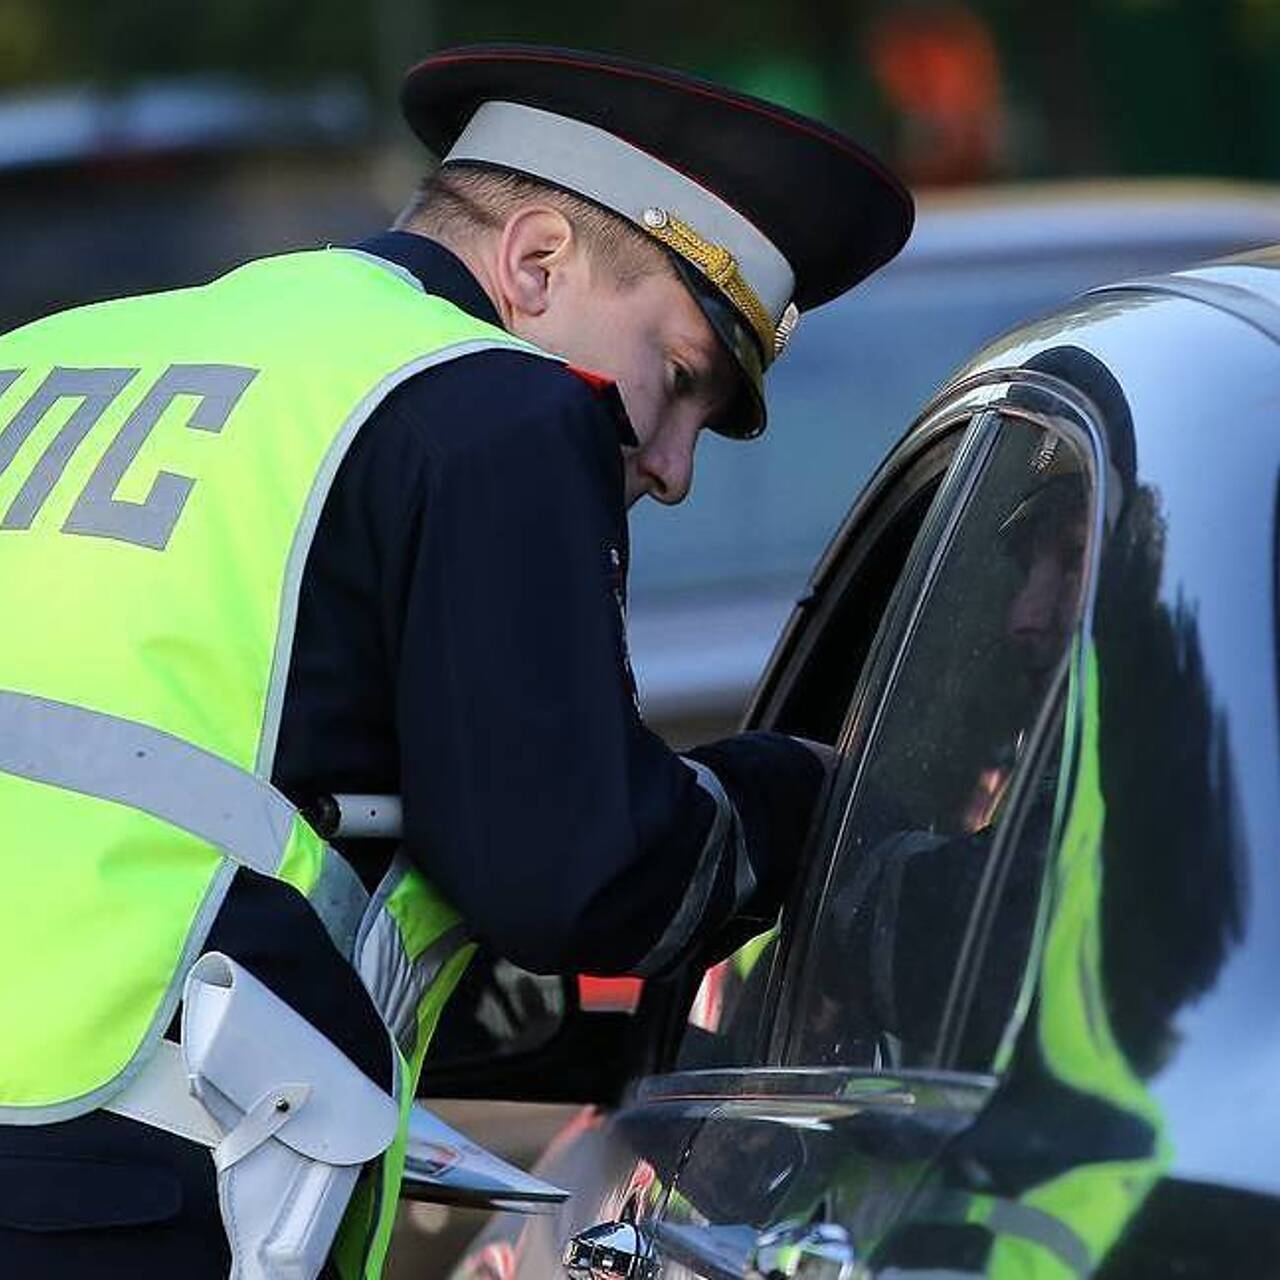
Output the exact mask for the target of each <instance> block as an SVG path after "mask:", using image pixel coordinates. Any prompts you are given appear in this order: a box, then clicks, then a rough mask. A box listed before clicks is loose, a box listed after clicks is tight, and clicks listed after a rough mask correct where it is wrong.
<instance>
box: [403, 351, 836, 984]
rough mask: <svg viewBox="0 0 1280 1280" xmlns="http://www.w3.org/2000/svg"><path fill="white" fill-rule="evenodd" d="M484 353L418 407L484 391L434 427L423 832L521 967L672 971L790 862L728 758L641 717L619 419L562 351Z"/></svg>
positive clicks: (422, 680) (417, 795) (413, 824)
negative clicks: (627, 586)
mask: <svg viewBox="0 0 1280 1280" xmlns="http://www.w3.org/2000/svg"><path fill="white" fill-rule="evenodd" d="M474 360H475V363H474V364H473V365H472V366H471V367H470V368H467V367H466V366H467V365H468V361H467V360H461V361H457V362H455V364H454V365H453V366H446V368H445V370H441V371H440V372H441V373H446V372H449V371H450V370H451V371H452V373H451V376H450V377H449V378H448V379H442V378H437V379H436V380H435V382H434V383H433V384H431V388H432V390H431V394H430V395H429V396H427V395H424V396H423V397H422V402H421V404H420V405H419V406H418V407H417V409H416V410H415V411H420V412H422V413H424V414H425V413H427V412H429V411H430V412H433V413H439V412H440V411H441V408H442V406H443V407H447V406H450V405H453V406H459V405H465V414H464V416H462V417H460V418H459V419H458V420H456V421H452V422H450V423H448V424H445V423H441V422H436V423H435V424H434V425H433V426H430V427H429V428H428V435H429V441H430V443H429V447H428V452H427V462H426V466H425V468H424V472H423V480H422V484H421V486H420V487H421V509H420V511H419V512H418V514H417V519H416V521H415V527H414V531H413V534H412V544H413V545H412V563H411V565H410V567H409V571H408V573H407V575H406V581H407V584H408V585H407V588H406V598H405V605H404V619H403V627H402V632H401V635H400V637H399V644H398V646H397V647H398V670H397V672H396V708H395V710H396V719H397V729H398V737H399V743H400V767H401V788H402V792H403V796H404V813H405V832H406V847H407V849H408V851H409V853H410V856H412V857H413V858H415V859H416V860H417V861H418V862H419V863H420V865H421V866H422V867H423V869H424V871H425V872H426V874H427V875H428V876H429V877H430V879H431V880H432V881H433V882H434V883H435V884H436V885H438V886H439V888H440V889H441V890H442V891H443V892H444V893H445V895H446V896H447V897H448V898H449V899H450V900H451V901H452V902H453V903H454V904H455V905H456V906H457V907H458V909H459V910H460V911H461V912H462V913H463V916H464V918H465V919H466V920H467V922H468V924H469V926H470V927H471V929H472V931H473V932H474V934H475V935H476V936H477V937H478V938H479V939H480V940H482V941H483V942H485V943H486V944H487V945H488V946H490V947H491V948H492V949H493V950H495V951H497V952H499V953H500V954H503V955H506V956H508V957H510V958H511V959H512V960H514V961H515V962H516V963H518V964H520V965H522V966H524V967H526V968H528V969H531V970H534V971H538V972H567V971H575V970H577V971H586V972H602V973H607V972H627V971H639V972H654V971H657V970H659V969H661V968H663V967H665V966H666V965H668V964H669V963H671V962H672V961H673V960H674V959H675V958H676V957H677V956H678V955H679V953H680V952H681V951H682V950H683V949H684V948H685V947H686V946H687V945H688V944H689V943H690V940H691V939H692V938H693V937H694V936H695V935H700V934H702V933H705V931H706V930H707V929H709V928H713V927H715V925H716V924H718V923H719V922H721V921H722V920H723V919H725V918H727V917H728V916H729V915H731V914H732V913H733V911H734V910H735V909H736V907H737V906H738V905H740V903H741V901H742V900H743V899H744V897H749V896H751V895H752V894H753V893H755V891H756V890H757V889H758V888H759V885H760V883H761V880H762V879H769V877H768V876H764V877H761V876H760V875H759V874H757V873H756V872H755V871H753V870H752V867H751V864H750V857H751V855H750V853H749V846H750V845H751V844H752V838H751V833H750V832H749V831H747V830H746V828H745V827H744V825H743V822H742V819H741V816H740V815H739V813H738V810H737V807H736V806H735V805H734V803H733V801H732V800H731V799H730V798H729V796H728V793H727V792H726V790H725V788H724V786H723V785H721V784H720V781H719V778H718V775H717V774H716V772H715V769H714V766H712V765H710V764H708V763H703V762H697V761H691V762H686V761H684V760H682V759H681V758H680V757H678V756H677V755H675V754H674V753H672V752H671V751H670V750H669V749H668V748H667V747H666V746H665V745H664V744H663V743H662V742H661V740H660V739H658V738H657V737H656V736H655V735H653V734H652V733H650V732H649V731H648V730H647V729H646V728H645V726H644V725H643V723H642V722H641V719H640V716H639V712H638V710H637V707H636V703H635V698H634V688H633V684H632V682H631V679H630V673H629V669H628V666H627V662H626V650H625V640H624V621H623V615H622V603H621V593H620V586H621V582H620V573H619V563H620V562H621V563H622V564H625V557H626V526H625V513H624V507H623V484H622V464H621V453H620V450H619V448H618V437H617V433H616V427H615V424H614V421H613V419H612V417H611V416H610V414H609V413H608V412H607V411H606V410H605V408H604V406H603V405H602V404H601V403H600V401H599V399H598V397H597V396H596V395H595V394H594V393H593V392H592V391H591V390H590V389H589V388H587V387H586V386H585V385H583V384H581V383H580V382H579V381H578V380H577V379H575V378H574V377H573V376H572V375H571V374H569V373H567V372H565V371H564V370H562V369H560V368H559V367H557V366H551V365H548V364H547V363H546V362H544V361H540V360H536V359H534V358H530V357H523V356H514V355H508V354H504V356H503V357H502V360H503V361H504V362H505V363H503V364H502V365H501V367H499V366H498V364H497V361H496V360H495V359H493V358H488V359H486V360H484V361H483V362H482V360H481V358H480V357H475V358H474ZM482 374H483V376H481V375H482ZM428 399H429V400H430V401H431V403H430V404H428V403H427V401H428ZM410 407H411V408H413V406H410ZM797 749H798V748H797ZM798 750H799V749H798ZM819 773H820V770H819ZM733 785H734V786H735V787H741V785H742V784H741V781H740V780H739V781H736V782H735V783H734V784H733ZM758 830H759V833H760V834H759V837H758V839H757V840H756V841H755V843H756V844H757V845H758V846H759V847H760V849H763V848H764V846H765V845H766V844H775V843H776V841H775V840H774V838H773V836H768V835H766V834H765V828H764V827H762V826H761V827H759V828H758ZM774 878H776V877H774Z"/></svg>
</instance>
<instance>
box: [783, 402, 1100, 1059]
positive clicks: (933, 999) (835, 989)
mask: <svg viewBox="0 0 1280 1280" xmlns="http://www.w3.org/2000/svg"><path fill="white" fill-rule="evenodd" d="M988 430H989V431H990V433H991V434H990V436H989V437H988V442H987V444H986V445H984V449H985V456H984V457H983V458H982V460H981V461H980V462H975V464H974V465H976V466H978V467H980V470H979V472H978V475H977V479H976V481H975V483H974V485H973V487H972V489H971V491H970V495H969V497H968V499H967V501H966V502H965V503H964V506H963V510H962V511H961V513H960V516H959V518H958V520H957V521H955V522H954V525H953V528H952V529H951V531H950V532H949V534H948V535H946V536H945V538H944V539H943V542H942V544H941V545H940V548H939V550H938V552H937V553H936V555H935V558H934V562H933V568H932V570H931V572H930V574H929V575H927V577H926V578H925V581H924V585H923V587H922V588H921V600H920V603H919V604H918V606H917V607H915V608H914V609H906V610H899V611H897V612H896V617H897V618H900V619H901V621H900V622H899V621H895V622H894V623H893V624H892V625H895V626H901V627H902V628H903V638H902V639H901V640H900V641H899V642H895V643H894V644H892V646H891V647H890V648H889V649H886V654H887V656H889V657H890V658H891V665H890V668H889V674H888V676H887V677H886V678H885V680H884V682H883V687H882V689H881V691H880V693H879V694H878V695H877V705H876V706H875V708H874V710H873V712H872V714H871V715H870V717H869V718H867V717H865V716H864V717H863V725H864V727H861V728H858V729H857V730H856V733H857V734H859V735H861V737H862V741H863V743H865V745H863V746H861V747H860V748H859V759H858V761H857V763H856V765H851V766H850V769H851V770H852V771H853V772H854V774H855V777H854V781H853V783H852V790H851V791H850V792H849V797H850V799H849V801H848V808H847V811H846V814H845V820H844V822H843V824H842V826H841V829H840V832H839V836H838V839H837V842H836V850H835V855H834V859H833V861H832V865H831V869H830V872H829V875H828V879H827V882H826V886H825V890H824V892H823V893H822V895H821V899H820V905H819V908H818V911H817V918H816V920H815V921H814V922H813V923H812V924H811V925H810V927H809V928H808V929H806V930H805V934H806V937H807V938H808V940H809V941H808V948H807V955H806V957H805V959H804V961H803V965H802V969H801V981H800V984H799V987H798V992H799V996H798V1001H799V1003H798V1007H797V1009H796V1011H795V1016H794V1021H793V1023H792V1026H793V1030H792V1035H791V1044H790V1045H789V1048H788V1052H787V1058H788V1060H789V1061H793V1062H796V1063H801V1064H804V1065H856V1066H870V1067H884V1068H899V1067H913V1066H916V1067H918V1066H929V1065H933V1064H934V1063H935V1062H936V1057H937V1046H938V1037H939V1032H940V1030H941V1027H942V1021H943V1014H944V1011H945V1009H946V1006H947V1001H948V997H949V994H950V992H951V989H952V980H953V978H954V976H955V972H956V966H957V963H958V961H959V959H960V956H961V952H962V949H963V947H964V945H965V939H966V936H967V931H968V926H969V923H970V917H971V914H972V912H973V909H974V908H975V906H976V904H977V902H978V899H979V891H980V889H981V887H982V885H983V883H984V880H985V878H986V876H987V874H988V871H989V868H990V859H989V854H990V853H991V851H992V849H993V847H994V844H995V840H996V836H997V835H998V833H999V832H1000V831H1001V830H1002V828H1003V825H1004V823H1005V821H1006V819H1007V818H1008V816H1009V813H1010V811H1011V809H1015V808H1016V807H1017V806H1015V805H1014V804H1012V803H1011V797H1012V796H1013V795H1014V792H1013V790H1012V789H1011V783H1012V782H1013V781H1014V779H1015V777H1020V776H1021V775H1025V774H1026V772H1027V767H1026V758H1027V755H1028V751H1029V748H1030V744H1031V743H1032V741H1033V740H1034V739H1035V736H1036V735H1035V730H1036V728H1037V725H1038V722H1039V721H1040V720H1041V717H1042V716H1043V715H1044V714H1045V708H1046V706H1048V705H1050V702H1051V698H1050V695H1051V691H1052V688H1053V685H1054V682H1055V679H1056V677H1057V675H1058V672H1059V670H1060V668H1061V665H1062V662H1063V659H1064V656H1065V654H1066V652H1067V649H1068V646H1069V644H1070V640H1071V637H1072V635H1073V633H1074V629H1075V626H1076V622H1077V619H1078V617H1079V611H1080V608H1081V601H1082V597H1083V591H1082V577H1083V572H1084V565H1085V563H1086V560H1085V552H1086V544H1087V541H1088V530H1089V528H1090V523H1091V492H1090V486H1089V481H1088V473H1087V471H1086V469H1085V466H1084V464H1083V461H1082V459H1081V458H1080V456H1079V455H1078V454H1077V453H1076V451H1075V449H1074V447H1073V446H1072V444H1071V443H1070V441H1069V440H1068V438H1067V437H1066V436H1065V435H1063V434H1061V433H1059V432H1057V431H1055V430H1050V429H1046V428H1043V427H1040V426H1037V425H1034V424H1032V423H1031V422H1028V421H1023V420H1020V419H1014V418H995V419H992V420H991V425H990V427H989V428H988ZM865 726H869V727H865ZM1022 793H1023V795H1024V796H1025V797H1026V799H1025V802H1024V804H1025V805H1029V806H1031V809H1032V813H1031V814H1030V815H1028V814H1026V813H1025V812H1023V813H1021V814H1020V815H1019V821H1020V823H1021V830H1022V839H1021V841H1020V843H1021V844H1022V845H1025V846H1027V847H1032V848H1035V847H1040V848H1043V845H1044V843H1045V842H1046V841H1047V840H1048V834H1049V825H1050V819H1051V811H1052V798H1051V796H1044V795H1042V794H1041V793H1040V791H1039V790H1038V789H1037V788H1034V787H1030V788H1029V787H1025V786H1024V787H1023V788H1022Z"/></svg>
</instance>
